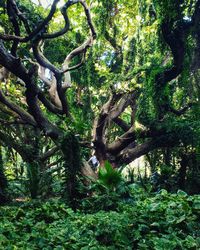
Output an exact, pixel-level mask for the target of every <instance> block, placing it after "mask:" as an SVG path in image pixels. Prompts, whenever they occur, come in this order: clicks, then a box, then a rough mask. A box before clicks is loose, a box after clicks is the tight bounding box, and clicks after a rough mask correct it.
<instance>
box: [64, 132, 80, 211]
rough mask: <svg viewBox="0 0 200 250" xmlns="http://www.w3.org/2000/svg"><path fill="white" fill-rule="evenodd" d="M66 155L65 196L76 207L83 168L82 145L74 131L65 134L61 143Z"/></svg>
mask: <svg viewBox="0 0 200 250" xmlns="http://www.w3.org/2000/svg"><path fill="white" fill-rule="evenodd" d="M61 149H62V153H63V155H64V161H65V162H64V168H65V176H64V178H65V186H64V193H63V196H64V198H66V199H67V200H68V201H69V203H70V205H71V206H72V207H73V208H74V209H75V208H76V201H77V199H78V197H79V192H78V181H77V177H78V174H79V173H80V170H81V160H80V146H79V142H78V140H77V138H76V137H75V135H74V134H73V133H68V134H67V135H65V137H64V139H63V141H62V143H61Z"/></svg>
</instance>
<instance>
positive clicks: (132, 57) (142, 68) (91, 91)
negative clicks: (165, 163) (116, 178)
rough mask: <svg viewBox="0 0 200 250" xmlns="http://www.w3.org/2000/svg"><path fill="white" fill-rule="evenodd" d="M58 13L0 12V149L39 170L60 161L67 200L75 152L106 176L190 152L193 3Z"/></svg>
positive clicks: (114, 5)
mask: <svg viewBox="0 0 200 250" xmlns="http://www.w3.org/2000/svg"><path fill="white" fill-rule="evenodd" d="M58 3H59V0H54V1H52V4H51V6H49V7H47V8H46V9H45V8H44V7H43V6H41V4H40V5H36V4H34V3H32V2H29V1H28V2H27V1H26V0H23V1H15V0H7V1H4V2H2V4H1V6H0V8H1V9H0V10H1V13H0V15H1V20H2V21H1V23H0V28H1V30H2V32H1V33H0V64H1V65H2V66H3V67H2V68H1V75H0V79H1V82H2V83H3V84H1V92H0V102H1V106H0V110H1V117H2V119H1V124H2V129H0V141H1V144H2V145H7V146H10V147H12V148H14V149H15V150H16V151H17V152H18V153H19V154H20V155H21V156H22V158H23V159H24V160H25V161H27V162H28V163H29V164H34V163H37V165H39V166H43V165H45V164H46V163H45V161H46V159H49V157H51V156H54V155H55V152H59V153H60V154H61V158H62V159H63V161H64V162H65V164H64V165H65V166H66V168H67V169H68V170H67V171H66V172H67V173H68V175H70V178H68V181H69V182H70V183H68V184H67V185H68V187H70V188H69V190H73V192H72V191H69V190H68V191H69V193H70V194H69V195H70V196H71V199H72V200H73V196H75V193H74V188H75V179H76V174H77V171H79V169H80V164H79V163H78V164H74V163H73V162H76V161H73V157H77V155H80V152H77V148H78V147H77V145H79V146H81V147H82V148H84V147H85V148H87V147H89V148H93V149H94V150H95V154H96V155H97V158H98V159H99V161H100V163H101V165H103V164H104V162H105V160H109V161H110V162H111V163H112V164H113V165H114V166H121V165H124V164H128V163H130V162H132V161H133V160H134V159H136V158H138V157H140V156H141V155H145V154H147V153H149V152H152V151H154V150H156V149H163V148H173V147H179V146H181V147H184V146H188V147H189V148H190V151H192V150H193V148H194V147H195V150H196V149H197V148H198V145H195V144H194V138H197V136H199V130H198V127H199V121H198V114H199V105H198V100H199V99H198V98H199V93H200V92H199V85H198V74H199V72H198V70H199V65H198V60H197V58H198V53H199V50H198V48H199V31H198V26H199V22H200V20H199V17H200V13H199V11H200V10H199V5H200V1H198V0H197V1H193V2H188V1H182V0H180V1H176V2H174V1H171V0H168V1H164V0H163V1H145V0H144V1H137V0H135V1H123V0H117V1H115V0H110V1H105V0H97V1H91V2H90V1H87V3H86V1H84V0H69V1H66V3H65V4H63V6H62V7H61V9H59V8H57V4H58ZM47 12H48V14H46V13H47ZM83 13H84V15H83ZM91 13H92V15H91ZM78 17H79V18H78ZM70 20H71V23H72V25H71V28H70ZM122 20H124V22H123V21H122ZM58 22H61V24H62V25H63V26H62V27H61V28H60V25H58ZM93 23H94V24H93ZM88 34H89V35H88ZM97 35H98V36H97ZM96 38H97V42H96V43H94V40H95V39H96ZM91 47H92V48H91ZM89 48H90V49H89ZM58 52H59V53H58ZM191 82H192V84H191ZM98 110H100V111H98ZM5 114H6V118H5ZM95 116H96V119H95V122H94V126H93V135H91V131H92V123H93V120H94V117H95ZM77 134H78V137H79V142H78V141H77ZM30 135H31V136H30ZM30 137H31V138H30ZM72 137H73V138H72ZM27 141H28V143H27ZM71 142H73V143H71ZM91 142H92V144H91ZM44 143H46V144H48V146H47V147H46V148H45V147H44ZM67 143H69V145H67ZM25 144H28V145H27V146H25ZM70 145H71V146H72V145H76V146H75V147H76V148H70ZM69 148H70V150H69ZM66 150H67V152H66ZM44 151H46V152H45V153H44ZM69 151H70V152H71V153H70V154H69ZM33 152H34V153H33ZM73 152H75V153H74V155H73V156H72V154H73ZM84 153H85V154H86V155H87V152H84ZM69 156H71V157H72V159H69V158H70V157H69ZM68 160H69V162H67V161H68ZM46 165H48V164H46ZM76 167H77V171H76V169H74V168H76ZM42 168H45V166H44V167H42ZM71 175H73V176H71Z"/></svg>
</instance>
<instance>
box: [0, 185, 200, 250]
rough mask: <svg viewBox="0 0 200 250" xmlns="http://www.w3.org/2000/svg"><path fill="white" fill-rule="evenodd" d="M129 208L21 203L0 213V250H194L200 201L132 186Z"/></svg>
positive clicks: (126, 205)
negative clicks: (147, 192)
mask: <svg viewBox="0 0 200 250" xmlns="http://www.w3.org/2000/svg"><path fill="white" fill-rule="evenodd" d="M131 196H132V199H133V201H134V203H133V204H129V203H127V202H119V205H118V207H117V209H116V211H109V212H106V211H103V210H102V211H99V212H95V213H92V214H85V213H83V212H82V211H77V212H73V211H72V210H71V209H70V208H68V207H67V206H66V205H65V204H64V203H63V202H62V201H59V200H55V199H54V200H49V201H48V202H43V203H41V202H40V201H35V202H27V203H24V204H22V205H20V206H19V205H15V206H11V207H2V208H1V210H0V215H1V218H2V220H1V222H0V245H1V247H2V249H10V248H16V249H156V250H161V249H166V250H167V249H170V250H173V249H199V247H200V240H199V239H200V235H199V232H200V225H199V220H200V213H199V211H200V197H199V196H198V195H196V196H188V195H187V194H186V193H184V192H183V191H179V192H178V193H177V194H169V193H167V191H166V190H161V191H160V192H159V193H158V194H156V195H155V196H154V197H145V196H144V191H143V190H141V189H138V187H136V186H134V187H133V188H132V191H131Z"/></svg>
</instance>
